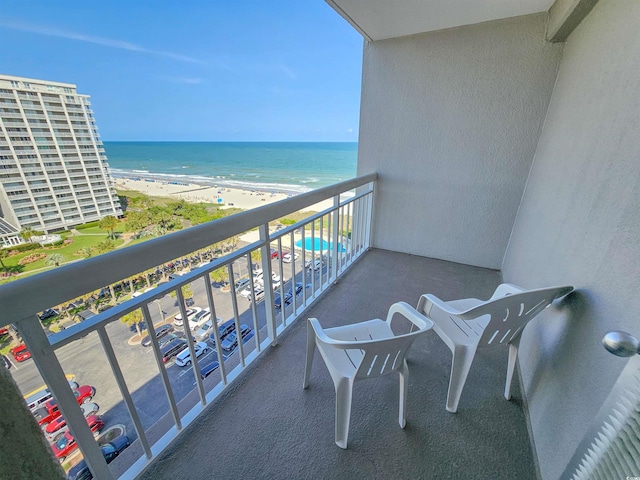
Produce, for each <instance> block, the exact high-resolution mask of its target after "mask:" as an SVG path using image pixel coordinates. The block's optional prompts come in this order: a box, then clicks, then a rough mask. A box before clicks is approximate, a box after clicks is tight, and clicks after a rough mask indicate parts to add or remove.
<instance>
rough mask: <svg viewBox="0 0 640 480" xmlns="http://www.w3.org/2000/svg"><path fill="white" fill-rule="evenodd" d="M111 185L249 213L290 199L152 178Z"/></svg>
mask: <svg viewBox="0 0 640 480" xmlns="http://www.w3.org/2000/svg"><path fill="white" fill-rule="evenodd" d="M113 183H114V186H115V187H116V188H118V189H121V190H133V191H137V192H141V193H144V194H146V195H149V196H152V197H169V198H177V199H183V200H185V201H187V202H190V203H211V204H220V208H222V209H227V208H239V209H242V210H251V209H252V208H257V207H260V206H262V205H267V204H270V203H274V202H279V201H280V200H285V199H286V198H289V197H291V196H293V195H292V194H286V193H283V192H269V191H266V190H253V189H252V190H249V189H242V188H231V187H227V186H211V185H200V184H196V183H185V182H180V181H170V180H166V181H165V180H156V179H152V178H144V179H143V178H139V177H135V178H131V177H125V176H118V177H114V178H113ZM332 205H333V200H332V199H327V200H323V201H322V202H319V203H317V204H315V205H311V206H309V207H308V208H305V209H303V211H305V212H311V211H315V212H319V211H322V210H325V209H327V208H330V207H331V206H332Z"/></svg>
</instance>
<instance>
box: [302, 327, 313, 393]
mask: <svg viewBox="0 0 640 480" xmlns="http://www.w3.org/2000/svg"><path fill="white" fill-rule="evenodd" d="M315 351H316V333H315V331H314V330H313V327H312V326H311V324H310V323H307V362H306V364H305V368H304V380H303V383H302V388H307V387H309V376H310V375H311V365H312V364H313V355H314V354H315Z"/></svg>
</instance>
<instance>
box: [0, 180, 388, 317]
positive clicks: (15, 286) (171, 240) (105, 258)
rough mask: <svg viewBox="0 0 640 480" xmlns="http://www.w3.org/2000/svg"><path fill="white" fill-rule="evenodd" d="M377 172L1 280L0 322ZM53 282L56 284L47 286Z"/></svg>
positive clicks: (234, 231) (359, 183) (330, 193)
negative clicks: (36, 293)
mask: <svg viewBox="0 0 640 480" xmlns="http://www.w3.org/2000/svg"><path fill="white" fill-rule="evenodd" d="M376 178H377V174H375V173H373V174H369V175H365V176H362V177H357V178H354V179H352V180H347V181H344V182H341V183H338V184H335V185H330V186H328V187H325V188H321V189H318V190H313V191H311V192H307V193H303V194H300V195H296V196H295V197H292V198H288V199H285V200H282V201H280V202H276V203H272V204H270V205H264V206H262V207H258V208H255V209H252V210H248V211H245V212H241V213H237V214H235V215H232V216H229V217H225V218H221V219H219V220H215V221H213V222H209V223H205V224H201V225H197V226H195V227H191V228H189V229H186V230H181V231H178V232H175V233H172V234H170V235H165V236H163V237H159V238H155V239H152V240H148V241H146V242H144V243H141V244H138V245H132V246H130V247H127V248H123V249H121V250H116V251H113V252H110V253H107V254H104V255H100V256H97V257H92V258H88V259H86V260H83V261H82V262H77V263H74V264H71V265H63V266H62V267H60V268H56V269H54V270H50V271H47V272H43V273H41V274H39V275H36V276H33V277H28V278H25V279H21V280H16V281H15V282H11V283H9V284H6V285H3V286H2V288H0V311H1V312H3V314H2V319H0V324H8V323H12V322H14V321H16V320H19V319H21V318H27V317H29V316H31V315H33V314H35V313H38V312H41V311H42V310H44V309H46V308H49V307H50V306H51V305H57V304H59V303H60V302H61V301H66V300H67V299H70V298H75V297H77V296H79V295H81V294H83V293H84V292H87V291H91V290H97V289H99V288H102V287H103V286H104V285H107V284H110V283H114V282H117V281H119V280H121V279H123V278H127V277H129V276H131V275H135V274H137V273H139V272H142V271H144V270H146V269H148V268H151V267H153V266H154V265H159V264H161V263H164V262H168V261H170V260H172V259H174V258H176V257H180V256H183V255H186V254H188V253H190V252H194V251H196V250H197V249H199V248H202V247H203V246H206V245H211V244H213V243H217V242H220V241H223V240H226V239H227V238H229V237H231V236H233V235H237V234H240V233H243V232H245V231H247V230H250V229H252V228H255V227H256V226H258V225H263V224H265V223H268V222H270V221H273V220H275V219H277V218H281V217H283V216H285V215H288V214H290V213H292V212H296V211H298V210H301V209H304V208H306V207H309V206H311V205H314V204H316V203H319V202H321V201H323V200H326V199H328V198H332V197H335V196H336V195H340V194H341V193H344V192H346V191H349V190H352V189H355V188H358V187H361V186H363V185H366V184H367V183H370V182H373V181H375V180H376ZM96 272H99V274H96ZM52 285H55V288H51V287H52ZM34 291H37V292H38V295H37V296H34V295H33V292H34Z"/></svg>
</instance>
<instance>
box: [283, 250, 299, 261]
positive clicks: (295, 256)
mask: <svg viewBox="0 0 640 480" xmlns="http://www.w3.org/2000/svg"><path fill="white" fill-rule="evenodd" d="M298 257H300V255H298V252H295V253H294V254H293V258H294V259H296V260H297V259H298ZM291 258H292V256H291V252H287V253H285V254H284V255H283V257H282V261H283V262H284V263H291Z"/></svg>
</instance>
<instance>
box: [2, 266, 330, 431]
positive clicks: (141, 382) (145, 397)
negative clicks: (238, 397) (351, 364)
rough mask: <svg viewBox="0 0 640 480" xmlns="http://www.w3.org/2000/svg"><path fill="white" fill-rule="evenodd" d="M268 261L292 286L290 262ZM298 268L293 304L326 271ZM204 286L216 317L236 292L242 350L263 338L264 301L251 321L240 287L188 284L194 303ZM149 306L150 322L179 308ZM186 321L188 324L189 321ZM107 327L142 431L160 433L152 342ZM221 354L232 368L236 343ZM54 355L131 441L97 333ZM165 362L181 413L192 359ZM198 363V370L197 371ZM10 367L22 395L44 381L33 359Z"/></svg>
mask: <svg viewBox="0 0 640 480" xmlns="http://www.w3.org/2000/svg"><path fill="white" fill-rule="evenodd" d="M272 263H273V265H272V266H273V270H274V272H277V274H278V276H280V275H279V274H282V276H283V279H284V286H283V289H284V292H286V291H287V290H289V289H291V288H292V282H291V270H290V268H291V267H289V266H288V265H287V266H285V267H284V268H283V271H282V272H280V270H279V259H273V260H272ZM300 263H301V262H300ZM287 270H289V274H287ZM302 270H303V269H302V268H301V266H300V265H297V268H296V278H295V282H293V283H294V284H295V283H296V282H297V283H300V284H303V281H305V280H306V281H307V282H308V283H306V284H304V285H305V286H306V287H307V288H302V289H300V290H299V291H297V297H296V298H297V300H296V303H297V304H298V305H300V304H301V302H302V298H303V295H305V294H306V295H311V293H312V292H311V274H315V277H316V282H318V280H317V278H318V276H319V274H320V273H321V272H324V270H325V269H324V268H323V269H319V270H315V271H313V270H311V269H307V270H306V275H305V276H304V278H303V275H302ZM280 281H282V279H280ZM205 288H211V289H212V294H213V299H214V305H215V310H216V312H215V313H216V316H217V317H219V318H221V319H223V320H229V319H232V318H233V305H232V302H231V295H236V298H237V306H238V314H239V322H240V324H245V325H247V326H248V327H249V328H250V329H251V334H252V335H250V336H249V335H247V336H246V337H245V339H244V340H245V342H246V343H243V347H244V350H245V355H246V354H247V353H248V352H249V351H251V350H253V349H254V348H255V345H256V343H255V342H256V341H261V340H263V339H264V338H265V335H266V333H265V330H266V328H265V325H266V309H265V303H264V301H258V303H257V304H256V309H255V312H256V317H255V318H256V321H255V322H254V313H253V308H251V306H252V304H251V302H250V301H249V300H248V299H245V298H242V297H241V296H240V294H239V293H240V291H241V289H239V291H238V292H235V293H234V289H231V291H225V290H224V289H221V288H218V287H211V286H209V285H205V282H204V281H195V282H193V283H192V290H193V305H195V306H198V307H200V308H202V307H206V306H207V305H208V303H207V293H206V291H205ZM293 289H294V290H295V287H293ZM303 290H304V291H303ZM280 295H281V289H280V288H278V289H277V290H276V291H275V292H274V298H276V299H277V298H278V297H280ZM286 300H287V297H285V301H286ZM292 303H293V302H291V303H290V304H289V305H287V304H286V303H285V312H286V313H289V312H290V310H291V309H292V308H293V305H292ZM149 310H150V313H151V315H152V318H153V322H154V324H161V323H169V322H171V321H172V319H173V318H174V317H175V315H176V314H177V313H178V312H179V309H178V306H177V302H176V299H175V298H172V297H170V296H166V297H164V298H161V299H159V300H154V301H152V302H151V303H150V305H149ZM275 313H276V315H281V309H275ZM256 322H257V325H258V330H257V331H255V330H256V329H255V323H256ZM185 323H186V324H187V325H188V322H185ZM174 328H175V332H174V333H179V332H180V331H181V329H182V335H183V336H184V330H183V329H184V328H188V327H186V326H183V327H180V328H178V327H174ZM106 331H107V334H108V336H109V339H110V341H111V343H112V346H113V349H114V352H115V354H116V358H117V360H118V363H119V365H120V368H121V370H122V372H123V375H124V377H125V381H126V384H127V388H128V389H129V391H130V393H131V395H132V398H133V402H134V404H135V406H136V408H137V411H138V414H139V415H140V417H141V422H142V425H143V427H144V429H145V431H150V430H151V431H153V430H158V432H157V433H156V434H153V435H150V437H151V440H152V441H153V438H154V437H156V438H159V435H161V434H162V433H163V431H164V430H165V429H166V428H168V426H170V423H171V422H168V424H167V426H166V427H165V426H164V424H165V423H167V422H166V419H167V418H169V417H170V415H169V413H170V409H169V402H168V401H167V397H166V394H165V391H164V386H163V384H162V381H161V378H160V375H159V372H158V367H157V364H156V361H155V359H154V358H153V349H152V348H151V347H143V346H141V345H140V344H139V343H136V344H132V342H131V339H132V337H135V336H136V332H135V331H133V330H132V329H131V328H130V327H129V326H127V325H125V324H123V323H122V322H119V321H114V322H112V323H111V324H109V325H108V326H107V327H106ZM206 343H207V345H208V347H209V348H208V351H206V352H205V353H203V354H202V355H201V356H200V357H198V359H197V361H198V365H199V368H200V367H202V366H204V365H207V364H209V363H211V362H213V361H215V360H217V358H218V357H217V352H216V350H215V348H214V346H213V343H212V341H211V340H210V339H207V340H206ZM222 353H223V356H224V360H225V367H226V370H227V371H231V370H232V369H233V368H234V367H235V366H236V365H237V364H238V363H239V355H238V353H237V346H236V347H235V349H233V350H231V351H226V350H222ZM56 354H57V357H58V359H59V361H60V363H61V365H62V367H63V369H64V371H65V373H66V374H68V375H70V376H72V377H73V378H74V379H75V380H76V381H77V382H78V383H79V384H80V385H91V386H93V387H94V388H95V389H96V393H95V396H94V398H93V402H96V403H97V404H98V405H99V407H100V409H99V411H98V414H99V415H101V416H102V418H103V420H104V428H105V429H107V428H109V427H112V426H116V425H118V426H119V425H122V426H124V430H125V433H126V434H127V435H128V436H129V437H130V438H131V440H135V439H136V438H137V435H136V432H135V430H134V428H133V424H132V421H131V417H130V415H129V412H128V410H127V408H126V406H125V404H124V402H123V401H122V395H121V393H120V392H119V390H118V387H117V385H116V381H115V378H114V376H113V373H112V371H111V367H110V366H109V363H108V361H107V358H106V356H105V354H104V351H103V348H102V345H101V343H100V340H99V338H98V335H97V333H95V332H93V333H90V334H88V335H87V336H85V337H83V338H81V339H79V340H77V341H75V342H73V343H71V344H69V345H66V346H64V347H62V348H60V349H58V350H57V351H56ZM164 366H165V368H166V371H167V374H168V378H169V382H170V383H171V386H172V389H173V392H174V395H175V399H176V402H177V403H178V408H179V411H180V414H181V415H183V414H184V413H185V412H186V411H188V410H189V409H190V408H191V406H192V405H193V404H194V403H195V402H196V401H197V394H196V391H195V385H196V379H195V373H194V364H193V362H192V363H191V365H185V366H178V365H176V364H175V358H174V359H172V360H170V361H169V362H167V363H165V365H164ZM199 368H198V370H197V371H196V372H197V374H198V375H199ZM10 372H11V374H12V375H13V378H14V379H15V381H16V383H17V384H18V386H19V388H20V390H21V391H22V393H23V395H26V394H27V393H29V392H31V391H33V390H35V389H37V388H39V387H41V386H42V385H43V381H42V378H41V377H40V375H39V373H38V371H37V369H36V368H35V365H34V363H33V360H26V361H24V362H22V363H19V364H18V363H15V362H14V365H13V366H12V368H11V369H10ZM219 381H220V374H219V370H218V371H216V372H214V373H213V374H211V375H210V376H209V377H208V378H206V379H205V380H204V386H205V389H206V390H208V389H211V388H213V386H214V385H215V384H217V383H218V382H219ZM163 419H165V421H163ZM161 424H162V426H161Z"/></svg>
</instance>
